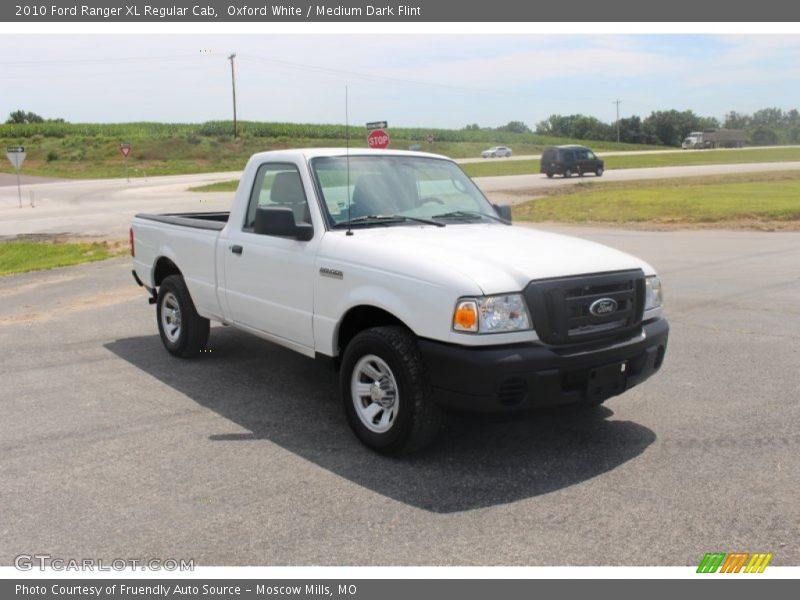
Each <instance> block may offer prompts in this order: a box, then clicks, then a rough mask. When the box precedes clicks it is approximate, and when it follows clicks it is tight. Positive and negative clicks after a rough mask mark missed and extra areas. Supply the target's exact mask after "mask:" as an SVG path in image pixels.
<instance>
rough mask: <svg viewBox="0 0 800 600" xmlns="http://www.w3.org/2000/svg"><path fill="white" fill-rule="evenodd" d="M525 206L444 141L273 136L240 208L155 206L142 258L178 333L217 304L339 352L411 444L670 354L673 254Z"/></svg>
mask: <svg viewBox="0 0 800 600" xmlns="http://www.w3.org/2000/svg"><path fill="white" fill-rule="evenodd" d="M510 216H511V213H510V210H509V209H508V207H497V206H493V205H492V204H490V203H489V201H488V200H487V199H486V198H485V197H484V195H483V194H482V193H481V191H480V190H479V189H478V187H477V186H476V185H475V184H474V183H473V182H472V180H470V178H469V177H467V176H466V175H465V174H464V172H463V171H462V170H461V169H460V168H459V167H458V166H457V165H456V164H455V163H454V162H453V161H451V160H449V159H447V158H445V157H443V156H436V155H432V154H425V153H418V152H400V151H386V150H372V151H370V150H358V151H353V150H351V151H349V152H346V151H345V150H343V149H309V150H287V151H275V152H264V153H260V154H256V155H254V156H253V157H252V158H251V159H250V161H249V162H248V163H247V166H246V168H245V170H244V173H243V175H242V179H241V182H240V184H239V188H238V191H237V192H236V196H235V199H234V201H233V206H232V207H231V211H230V213H196V214H170V215H147V214H140V215H137V216H136V218H135V219H134V221H133V226H132V228H131V252H132V254H133V256H134V258H133V264H134V271H133V275H134V278H135V279H136V281H137V283H139V285H142V286H144V287H145V288H146V289H147V291H148V292H149V293H150V295H151V298H150V302H151V303H153V304H155V305H156V313H157V319H156V320H157V323H158V329H159V332H160V335H161V340H162V341H163V344H164V346H165V347H166V349H167V350H168V351H169V352H171V353H172V354H174V355H177V356H181V357H184V358H191V357H194V356H198V355H199V354H200V353H201V352H202V351H203V350H204V349H205V348H206V344H207V342H208V338H209V321H211V320H213V321H219V322H221V323H224V324H226V325H231V326H233V327H236V328H238V329H241V330H243V331H246V332H249V333H252V334H254V335H257V336H260V337H262V338H265V339H267V340H269V341H271V342H275V343H277V344H281V345H283V346H286V347H288V348H291V349H292V350H296V351H297V352H300V353H302V354H305V355H306V356H309V357H316V358H327V359H332V362H333V364H334V365H335V366H336V367H337V368H338V369H339V372H340V388H341V390H340V391H341V397H342V401H343V405H344V409H345V413H346V415H347V418H348V421H349V423H350V425H351V426H352V428H353V430H354V431H355V433H356V435H357V436H358V437H359V438H360V439H361V441H362V442H364V443H365V444H366V445H367V446H369V447H371V448H373V449H375V450H378V451H380V452H384V453H392V454H398V453H403V452H408V451H411V450H414V449H417V448H420V447H422V446H424V445H425V444H427V443H428V442H430V441H431V440H432V439H433V437H434V436H435V434H436V432H437V430H438V428H439V424H440V419H441V409H442V408H455V409H460V410H476V411H512V410H519V409H523V408H528V407H535V406H543V405H548V404H567V403H584V404H586V405H598V404H600V403H601V402H603V401H604V400H606V399H607V398H609V397H611V396H615V395H617V394H620V393H622V392H624V391H625V390H627V389H629V388H631V387H632V386H634V385H636V384H639V383H641V382H642V381H644V380H645V379H647V378H648V377H650V376H651V375H652V374H653V373H655V372H656V371H657V370H658V369H659V368H660V367H661V364H662V362H663V360H664V353H665V351H666V347H667V336H668V332H669V326H668V324H667V321H666V320H665V319H664V317H663V314H662V307H661V284H660V281H659V279H658V277H657V276H656V274H655V271H654V270H653V268H652V267H651V266H650V265H648V264H647V263H645V262H643V261H641V260H639V259H638V258H635V257H633V256H630V255H628V254H625V253H623V252H619V251H617V250H614V249H611V248H608V247H605V246H601V245H598V244H595V243H592V242H588V241H585V240H581V239H576V238H571V237H566V236H562V235H556V234H553V233H546V232H543V231H537V230H535V229H531V228H527V227H515V226H512V225H511V223H510Z"/></svg>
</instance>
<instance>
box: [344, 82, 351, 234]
mask: <svg viewBox="0 0 800 600" xmlns="http://www.w3.org/2000/svg"><path fill="white" fill-rule="evenodd" d="M347 100H348V98H347V86H344V137H345V159H344V160H345V163H346V164H347V187H346V188H345V190H344V193H345V194H346V195H347V233H346V234H345V235H353V230H352V228H351V225H352V217H351V216H350V110H349V106H348V102H347Z"/></svg>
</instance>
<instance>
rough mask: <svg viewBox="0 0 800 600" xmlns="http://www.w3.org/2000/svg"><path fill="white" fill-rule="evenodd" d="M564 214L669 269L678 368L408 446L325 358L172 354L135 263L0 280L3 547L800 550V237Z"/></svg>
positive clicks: (612, 556)
mask: <svg viewBox="0 0 800 600" xmlns="http://www.w3.org/2000/svg"><path fill="white" fill-rule="evenodd" d="M552 229H557V230H561V231H569V232H572V233H576V234H577V235H581V236H584V237H587V238H591V239H594V240H597V241H600V242H602V243H606V244H609V245H612V246H615V247H618V248H621V249H623V250H627V251H630V252H633V253H635V254H637V255H639V256H641V257H642V258H644V259H646V260H648V261H649V262H651V263H652V264H653V265H654V266H655V267H656V268H657V269H658V270H659V271H660V273H661V275H662V278H663V281H664V287H665V293H666V310H667V314H668V316H669V318H670V321H671V325H672V332H671V338H670V346H669V351H668V353H667V359H666V362H665V365H664V367H663V370H662V371H661V373H660V374H659V375H658V376H656V377H654V378H653V379H651V380H649V381H648V382H646V383H645V384H643V385H642V386H640V387H638V388H635V389H634V390H632V391H630V392H629V393H627V394H626V395H623V396H621V397H618V398H614V399H612V400H610V401H609V402H607V404H606V405H605V406H604V407H602V408H600V409H597V410H594V411H585V410H575V409H559V410H547V411H539V412H534V413H530V414H526V415H522V416H515V417H511V418H510V417H503V418H488V419H487V418H486V417H471V416H463V415H462V416H451V417H450V418H448V420H447V422H446V426H445V428H444V430H443V431H442V434H441V436H440V438H439V439H438V441H437V442H436V443H435V445H433V446H432V447H431V448H429V449H427V450H425V451H423V452H421V453H419V454H416V455H413V456H410V457H406V458H404V459H389V458H384V457H381V456H378V455H375V454H373V453H371V452H370V451H368V450H366V449H364V448H363V447H361V446H360V445H359V443H358V442H357V441H356V439H355V437H354V436H353V435H352V434H351V432H350V430H349V429H348V427H347V426H346V423H345V419H344V416H343V413H342V411H341V408H340V406H339V401H338V399H337V396H336V375H335V374H334V373H333V372H332V371H330V370H328V368H327V367H325V366H323V365H320V364H317V363H315V362H313V361H311V360H309V359H306V358H304V357H301V356H299V355H296V354H293V353H292V352H290V351H288V350H284V349H282V348H279V347H277V346H274V345H271V344H269V343H267V342H264V341H261V340H258V339H255V338H252V337H250V336H247V335H245V334H243V333H239V332H236V331H233V330H231V329H230V328H223V327H215V328H213V329H212V335H211V342H210V348H211V350H212V352H211V353H209V354H208V355H207V356H204V357H203V358H201V359H198V360H194V361H181V360H178V359H175V358H172V357H170V356H168V355H167V354H166V353H165V351H164V350H163V349H162V347H161V344H160V341H159V338H158V335H157V331H156V325H155V319H154V309H153V307H152V306H149V305H148V304H147V302H146V297H145V294H144V292H142V291H141V290H140V289H139V288H136V287H135V286H134V284H133V281H132V280H131V278H130V266H129V263H128V261H127V260H126V259H114V260H111V261H107V262H104V263H94V264H90V265H84V266H80V267H72V268H66V269H59V270H55V271H49V272H43V273H32V274H25V275H17V276H9V277H4V278H0V347H1V348H2V349H3V360H2V362H1V363H0V378H2V382H3V383H2V386H0V407H1V408H2V413H1V414H2V418H0V480H2V485H1V486H0V564H5V565H8V564H11V563H12V562H13V557H14V556H16V555H18V554H23V553H27V554H32V553H48V554H51V555H52V556H59V557H63V558H84V557H100V558H107V559H112V558H118V557H121V558H128V557H144V558H152V557H160V558H167V557H171V558H194V559H195V560H196V561H197V563H198V564H201V565H323V564H325V565H327V564H332V565H351V564H352V565H478V564H483V565H517V564H519V565H558V564H567V565H596V564H598V565H617V564H628V565H696V564H698V562H699V561H700V559H701V558H702V557H703V555H704V553H706V552H709V551H723V552H734V551H744V552H773V553H774V554H775V557H774V559H773V562H772V564H774V565H796V564H798V563H800V503H798V501H797V499H798V498H799V497H800V477H798V474H800V452H799V451H800V430H799V428H798V425H800V401H799V398H800V349H799V348H800V345H798V343H797V341H798V339H800V270H798V265H800V234H796V233H757V232H725V231H672V232H648V231H621V230H608V229H594V228H556V227H552Z"/></svg>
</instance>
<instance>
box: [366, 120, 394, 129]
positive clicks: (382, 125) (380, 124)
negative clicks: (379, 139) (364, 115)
mask: <svg viewBox="0 0 800 600" xmlns="http://www.w3.org/2000/svg"><path fill="white" fill-rule="evenodd" d="M388 126H389V123H387V122H386V121H372V122H371V123H367V129H369V130H370V131H372V130H373V129H386V128H387V127H388Z"/></svg>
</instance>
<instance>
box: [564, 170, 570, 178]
mask: <svg viewBox="0 0 800 600" xmlns="http://www.w3.org/2000/svg"><path fill="white" fill-rule="evenodd" d="M570 177H572V169H564V178H565V179H569V178H570Z"/></svg>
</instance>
